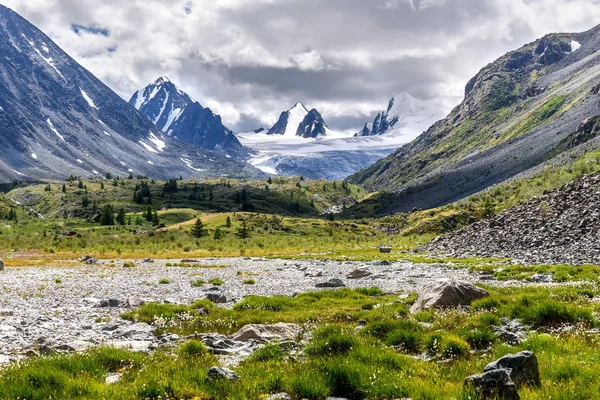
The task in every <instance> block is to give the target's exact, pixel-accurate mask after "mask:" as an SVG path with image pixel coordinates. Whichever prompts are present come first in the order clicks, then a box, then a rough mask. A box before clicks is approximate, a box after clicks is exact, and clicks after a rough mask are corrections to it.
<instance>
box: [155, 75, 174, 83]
mask: <svg viewBox="0 0 600 400" xmlns="http://www.w3.org/2000/svg"><path fill="white" fill-rule="evenodd" d="M165 83H171V80H170V79H169V77H168V76H166V75H164V76H161V77H160V78H158V79H157V80H156V81H155V82H154V84H155V85H162V84H165Z"/></svg>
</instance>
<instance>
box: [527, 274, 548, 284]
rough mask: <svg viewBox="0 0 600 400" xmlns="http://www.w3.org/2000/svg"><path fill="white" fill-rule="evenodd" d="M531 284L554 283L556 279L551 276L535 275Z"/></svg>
mask: <svg viewBox="0 0 600 400" xmlns="http://www.w3.org/2000/svg"><path fill="white" fill-rule="evenodd" d="M531 282H535V283H552V282H554V278H553V277H552V275H551V274H535V275H533V276H532V277H531Z"/></svg>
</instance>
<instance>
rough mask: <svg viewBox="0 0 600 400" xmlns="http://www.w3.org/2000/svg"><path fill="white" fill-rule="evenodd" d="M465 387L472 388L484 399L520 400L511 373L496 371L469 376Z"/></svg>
mask: <svg viewBox="0 0 600 400" xmlns="http://www.w3.org/2000/svg"><path fill="white" fill-rule="evenodd" d="M464 385H465V387H468V388H472V389H473V390H474V391H475V393H476V394H477V396H479V397H480V398H482V399H494V400H520V399H521V397H520V396H519V392H517V387H516V385H515V383H514V382H513V380H512V379H511V378H510V373H509V371H507V370H505V369H495V370H493V371H488V372H484V373H483V374H477V375H472V376H469V377H468V378H466V379H465V383H464Z"/></svg>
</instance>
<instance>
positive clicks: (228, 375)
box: [206, 367, 240, 381]
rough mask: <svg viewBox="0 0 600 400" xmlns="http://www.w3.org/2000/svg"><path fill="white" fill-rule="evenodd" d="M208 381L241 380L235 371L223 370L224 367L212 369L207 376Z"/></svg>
mask: <svg viewBox="0 0 600 400" xmlns="http://www.w3.org/2000/svg"><path fill="white" fill-rule="evenodd" d="M206 379H208V380H209V381H215V380H219V379H225V380H228V381H237V380H239V379H240V377H239V375H238V374H236V373H235V372H234V371H232V370H230V369H227V368H222V367H211V368H210V369H209V370H208V373H207V374H206Z"/></svg>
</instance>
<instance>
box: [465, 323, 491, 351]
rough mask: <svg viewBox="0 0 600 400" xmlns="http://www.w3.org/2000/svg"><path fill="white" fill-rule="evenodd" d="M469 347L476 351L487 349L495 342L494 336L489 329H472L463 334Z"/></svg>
mask: <svg viewBox="0 0 600 400" xmlns="http://www.w3.org/2000/svg"><path fill="white" fill-rule="evenodd" d="M464 338H465V340H466V341H467V343H469V345H470V346H471V347H472V348H474V349H478V350H483V349H487V348H488V347H490V346H491V345H492V344H494V342H495V341H496V334H495V333H494V331H492V330H491V329H489V328H483V329H473V330H469V331H467V332H466V333H465V334H464Z"/></svg>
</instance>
